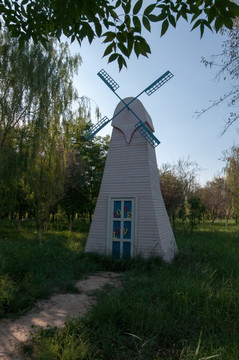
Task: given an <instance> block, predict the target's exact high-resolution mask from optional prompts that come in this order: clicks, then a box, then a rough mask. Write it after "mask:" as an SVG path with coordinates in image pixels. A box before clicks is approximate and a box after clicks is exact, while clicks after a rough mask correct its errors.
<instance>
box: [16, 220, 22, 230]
mask: <svg viewBox="0 0 239 360" xmlns="http://www.w3.org/2000/svg"><path fill="white" fill-rule="evenodd" d="M21 222H22V220H21V219H20V218H19V219H18V221H17V231H18V232H20V230H21Z"/></svg>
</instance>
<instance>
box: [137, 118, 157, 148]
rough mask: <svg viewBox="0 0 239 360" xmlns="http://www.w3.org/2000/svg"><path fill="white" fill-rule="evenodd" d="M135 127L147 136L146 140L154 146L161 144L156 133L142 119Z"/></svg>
mask: <svg viewBox="0 0 239 360" xmlns="http://www.w3.org/2000/svg"><path fill="white" fill-rule="evenodd" d="M135 127H136V128H137V130H138V132H139V133H140V134H141V135H142V136H143V137H144V138H145V140H146V141H147V142H148V143H149V145H151V146H152V147H153V148H155V147H156V146H158V145H159V144H160V141H159V140H158V139H157V138H156V136H154V134H153V133H152V132H151V131H150V130H149V128H147V126H146V125H145V124H144V123H143V122H142V121H141V120H140V121H139V122H138V123H137V124H136V125H135Z"/></svg>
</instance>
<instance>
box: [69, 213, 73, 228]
mask: <svg viewBox="0 0 239 360" xmlns="http://www.w3.org/2000/svg"><path fill="white" fill-rule="evenodd" d="M68 220H69V227H68V229H69V231H72V224H73V216H72V215H69V216H68Z"/></svg>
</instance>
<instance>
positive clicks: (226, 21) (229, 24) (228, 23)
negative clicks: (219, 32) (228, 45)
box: [224, 17, 233, 30]
mask: <svg viewBox="0 0 239 360" xmlns="http://www.w3.org/2000/svg"><path fill="white" fill-rule="evenodd" d="M224 25H225V26H226V27H227V28H228V29H230V30H231V29H232V28H233V21H232V19H231V18H229V17H225V18H224Z"/></svg>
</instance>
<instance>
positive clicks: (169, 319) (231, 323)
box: [1, 223, 239, 360]
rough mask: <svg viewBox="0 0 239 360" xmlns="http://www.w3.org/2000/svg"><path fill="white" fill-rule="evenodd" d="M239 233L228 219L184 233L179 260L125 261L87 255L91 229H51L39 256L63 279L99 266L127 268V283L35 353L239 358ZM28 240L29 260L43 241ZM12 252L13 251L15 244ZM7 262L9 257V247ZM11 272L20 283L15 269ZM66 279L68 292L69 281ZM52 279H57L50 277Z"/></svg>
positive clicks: (101, 296)
mask: <svg viewBox="0 0 239 360" xmlns="http://www.w3.org/2000/svg"><path fill="white" fill-rule="evenodd" d="M235 234H236V227H235V226H234V225H232V224H231V225H230V226H229V227H228V228H225V226H224V225H223V224H222V223H218V224H216V225H214V226H213V227H211V226H210V225H208V224H206V225H205V226H203V227H202V229H201V231H200V232H195V233H193V235H189V234H184V233H183V232H181V231H180V230H178V231H177V233H176V236H177V243H178V246H179V254H178V255H177V257H176V258H175V260H174V262H173V263H172V264H171V265H168V264H165V263H163V262H162V261H161V260H160V259H158V258H153V259H149V260H142V259H140V258H137V259H133V260H130V261H128V262H127V261H120V262H118V261H113V260H112V259H111V258H109V257H106V256H99V255H96V254H85V255H84V254H83V253H82V252H81V250H82V247H81V246H83V243H84V241H85V240H84V239H85V237H86V233H85V235H84V236H83V235H82V234H81V235H77V233H73V234H71V235H68V237H67V234H64V232H63V233H59V234H55V236H56V238H55V239H54V236H53V235H54V234H52V238H51V239H50V234H47V235H46V238H45V243H44V246H43V249H44V251H45V252H44V254H40V256H39V257H40V259H41V261H43V259H45V264H48V263H52V262H53V263H52V264H51V265H50V264H48V265H47V266H45V267H46V268H47V267H48V266H49V267H50V266H51V271H53V273H54V274H55V275H54V276H55V277H56V278H57V272H58V271H61V267H62V268H63V269H64V271H63V273H66V275H67V276H69V277H70V278H71V279H72V280H73V279H74V278H76V277H78V276H81V274H82V273H83V272H84V271H93V270H95V269H97V270H114V271H124V275H123V285H124V286H123V287H122V289H113V288H107V289H105V290H104V291H103V292H99V293H98V302H97V304H96V305H95V306H94V308H93V309H92V311H91V312H90V313H89V314H87V315H86V316H85V317H84V318H83V319H77V320H74V321H69V322H67V324H66V326H65V327H64V328H62V329H47V330H39V332H38V334H37V335H35V337H34V338H33V342H34V346H33V349H34V351H33V352H32V354H31V355H29V356H31V358H32V359H37V360H48V359H51V360H58V359H61V360H74V359H75V360H77V359H88V360H91V359H99V360H100V359H106V360H107V359H114V360H118V359H119V360H124V359H129V360H133V359H142V360H143V359H144V360H148V359H149V360H206V359H221V360H238V358H239V346H238V339H239V306H238V305H239V263H238V255H239V240H238V239H235ZM77 236H79V237H80V239H79V238H77ZM61 237H62V240H61ZM2 241H3V242H4V241H5V240H2ZM11 241H15V243H14V244H16V243H17V241H18V242H19V243H21V241H20V240H19V239H18V240H8V241H7V242H9V243H11ZM27 241H29V243H30V244H32V245H31V246H32V249H31V250H30V248H29V250H26V254H25V255H26V256H27V258H28V261H29V259H30V253H32V251H33V253H34V251H35V250H34V246H35V245H34V246H33V243H34V240H33V239H29V240H27ZM27 241H25V240H24V241H22V242H23V243H26V242H27ZM47 241H48V243H47ZM5 242H6V241H5ZM34 244H35V243H34ZM53 244H55V245H54V247H53V248H52V250H49V248H51V247H52V246H53ZM77 244H78V245H77ZM46 245H47V246H46ZM5 246H6V245H5ZM25 246H26V245H25ZM10 247H11V246H10ZM6 248H9V246H8V247H7V246H6ZM59 248H60V250H59ZM37 249H38V251H39V247H37ZM57 249H58V251H59V252H58V253H57V251H56V250H57ZM40 250H41V249H40ZM53 250H55V251H53ZM42 251H43V250H42ZM5 252H6V253H5V254H7V253H8V252H7V250H6V249H5ZM63 252H64V256H63ZM9 253H11V256H12V254H13V253H14V251H13V249H12V250H11V251H10V250H9ZM60 254H61V255H60ZM25 255H24V256H25ZM11 256H10V255H9V257H8V259H10V257H11ZM34 256H35V257H37V253H35V255H34ZM71 257H72V258H74V257H75V262H74V261H73V265H72V267H71V268H70V269H71V270H69V268H68V267H67V266H66V264H68V260H69V259H71ZM1 259H2V260H3V259H5V255H4V256H3V257H2V252H1ZM46 259H47V260H46ZM2 260H1V261H2ZM39 261H40V260H39ZM2 263H3V262H2ZM20 264H21V261H20V263H19V265H20ZM74 264H75V265H74ZM38 266H39V265H38ZM30 268H31V269H32V268H34V266H33V265H32V263H31V261H29V262H28V264H27V265H25V270H24V271H25V272H27V273H28V274H30V273H34V271H33V270H31V271H30V270H29V269H30ZM54 268H56V269H57V270H54ZM67 269H68V270H67ZM24 271H23V270H22V271H21V273H22V274H23V273H24ZM42 271H43V270H42ZM19 272H20V271H19ZM40 273H41V274H42V275H41V276H43V273H42V272H41V271H40ZM4 274H5V276H9V279H8V281H6V282H7V283H8V286H9V287H10V288H11V281H12V282H13V285H12V286H13V288H14V284H15V282H16V279H15V278H14V277H13V275H14V271H13V269H12V270H11V271H9V272H5V273H4ZM11 274H12V275H11ZM34 274H35V275H34V276H37V275H38V272H37V271H36V273H34ZM48 275H49V273H48ZM28 276H29V275H28ZM54 276H53V275H52V286H53V283H54V281H55V280H53V278H54ZM67 276H66V278H67ZM62 277H63V279H65V280H64V281H63V283H64V284H65V285H64V286H65V289H66V288H67V285H66V284H67V279H66V278H65V276H63V275H62ZM33 278H34V277H33ZM45 278H46V279H47V281H49V276H46V277H45ZM72 280H71V284H73V282H72ZM50 282H51V281H50ZM50 288H51V287H50V286H49V287H48V292H49V291H50ZM7 293H8V291H7ZM30 350H32V348H31V347H30V348H28V352H30Z"/></svg>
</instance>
